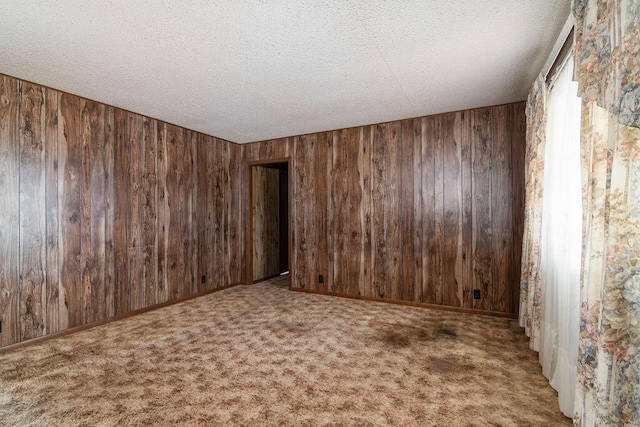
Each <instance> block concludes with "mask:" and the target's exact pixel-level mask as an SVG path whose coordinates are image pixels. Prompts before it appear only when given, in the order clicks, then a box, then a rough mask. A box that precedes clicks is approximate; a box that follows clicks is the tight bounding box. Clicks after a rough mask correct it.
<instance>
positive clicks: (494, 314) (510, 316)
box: [291, 288, 518, 319]
mask: <svg viewBox="0 0 640 427" xmlns="http://www.w3.org/2000/svg"><path fill="white" fill-rule="evenodd" d="M291 290H292V291H295V292H304V293H307V294H316V295H325V296H330V297H339V298H349V299H356V300H360V301H372V302H384V303H388V304H396V305H405V306H410V307H420V308H430V309H432V310H441V311H453V312H456V313H465V314H479V315H481V316H492V317H501V318H506V319H517V318H518V315H517V314H513V313H502V312H500V311H487V310H477V309H474V308H463V307H452V306H448V305H438V304H429V303H425V302H414V301H402V300H397V299H386V298H376V297H365V296H361V295H349V294H341V293H337V292H328V291H318V290H315V289H303V288H292V289H291Z"/></svg>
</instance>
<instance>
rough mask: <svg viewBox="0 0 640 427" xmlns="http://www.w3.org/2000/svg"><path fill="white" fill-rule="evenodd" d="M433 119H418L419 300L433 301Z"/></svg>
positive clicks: (434, 245)
mask: <svg viewBox="0 0 640 427" xmlns="http://www.w3.org/2000/svg"><path fill="white" fill-rule="evenodd" d="M436 123H437V117H436V116H429V117H424V118H423V119H422V153H421V156H422V170H421V175H422V202H423V206H422V300H421V302H426V303H430V304H436V302H437V289H438V284H439V281H438V275H437V271H436V265H437V258H436V252H437V251H436V220H435V216H436V193H435V190H436V172H435V171H436V167H437V166H436V162H435V146H436V143H437V139H436V138H437V130H438V129H437V126H436Z"/></svg>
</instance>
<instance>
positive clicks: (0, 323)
mask: <svg viewBox="0 0 640 427" xmlns="http://www.w3.org/2000/svg"><path fill="white" fill-rule="evenodd" d="M1 333H2V320H0V334H1Z"/></svg>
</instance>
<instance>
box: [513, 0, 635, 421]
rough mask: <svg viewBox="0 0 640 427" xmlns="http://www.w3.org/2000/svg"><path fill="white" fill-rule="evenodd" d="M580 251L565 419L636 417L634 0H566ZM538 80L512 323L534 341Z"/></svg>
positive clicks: (541, 96)
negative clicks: (574, 88) (570, 404)
mask: <svg viewBox="0 0 640 427" xmlns="http://www.w3.org/2000/svg"><path fill="white" fill-rule="evenodd" d="M573 14H574V17H575V31H574V37H575V40H574V62H575V70H574V78H575V79H576V80H577V81H578V87H579V89H578V94H579V95H580V96H581V98H582V101H583V107H582V120H581V121H582V128H581V156H582V188H583V249H582V272H581V276H582V277H581V284H580V286H581V290H580V298H581V311H580V339H579V353H578V379H577V384H576V401H575V416H574V424H575V425H584V426H594V425H634V426H638V425H640V0H609V1H607V0H575V1H574V4H573ZM545 95H546V89H545V87H544V80H543V79H542V77H538V79H537V80H536V82H535V83H534V85H533V88H532V89H531V92H530V93H529V98H528V103H527V154H526V155H527V159H526V167H527V170H526V176H527V182H526V194H527V196H526V208H525V234H524V246H523V259H522V261H523V262H522V278H521V293H520V324H521V325H522V326H525V328H526V332H527V335H529V336H530V337H531V344H530V345H531V348H533V349H534V350H538V349H539V346H540V322H541V319H542V316H541V313H542V310H543V309H544V308H543V307H541V301H542V300H543V298H542V296H541V293H540V292H541V291H540V275H539V271H540V270H539V269H540V235H541V229H540V224H541V214H542V192H543V186H542V183H543V181H542V179H543V176H544V173H543V171H544V148H545V135H544V131H545V125H546V117H545V114H546V111H545Z"/></svg>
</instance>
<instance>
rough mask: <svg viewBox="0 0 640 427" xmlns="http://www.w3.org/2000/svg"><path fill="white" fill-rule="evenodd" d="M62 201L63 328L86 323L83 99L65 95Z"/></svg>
mask: <svg viewBox="0 0 640 427" xmlns="http://www.w3.org/2000/svg"><path fill="white" fill-rule="evenodd" d="M58 168H59V174H60V176H59V181H58V198H59V206H60V235H59V238H58V242H59V243H60V252H59V255H60V260H59V262H58V265H59V268H60V284H61V285H62V286H61V294H60V297H59V305H58V307H59V320H58V321H59V326H60V329H67V328H70V327H74V326H78V325H81V324H82V323H83V315H82V308H83V296H82V264H81V260H82V241H81V238H82V236H81V231H82V230H81V224H82V189H83V188H82V140H81V135H80V98H78V97H76V96H73V95H69V94H66V93H63V94H61V95H60V106H59V112H58Z"/></svg>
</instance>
